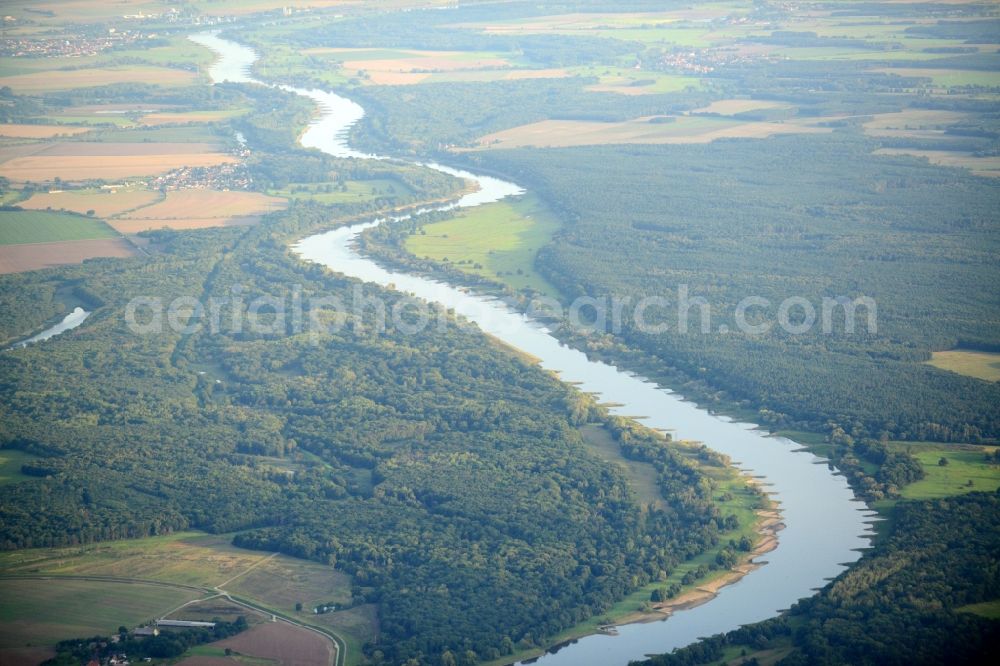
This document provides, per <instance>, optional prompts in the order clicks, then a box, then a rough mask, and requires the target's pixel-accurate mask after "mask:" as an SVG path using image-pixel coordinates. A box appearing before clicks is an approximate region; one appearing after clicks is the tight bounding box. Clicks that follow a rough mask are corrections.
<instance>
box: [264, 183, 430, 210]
mask: <svg viewBox="0 0 1000 666" xmlns="http://www.w3.org/2000/svg"><path fill="white" fill-rule="evenodd" d="M267 193H268V194H269V195H270V196H272V197H283V198H285V199H297V200H303V199H307V200H309V201H317V202H319V203H321V204H339V203H360V202H364V201H371V200H373V199H381V198H386V199H394V198H398V197H406V196H410V195H412V194H413V191H412V190H411V189H410V188H408V187H407V186H406V185H404V184H403V183H401V182H399V181H398V180H393V179H391V178H379V179H375V180H348V181H346V182H344V184H343V189H340V186H339V185H338V184H337V183H291V184H289V185H288V186H287V187H283V188H281V189H271V190H268V191H267Z"/></svg>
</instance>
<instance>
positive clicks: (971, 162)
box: [875, 148, 1000, 178]
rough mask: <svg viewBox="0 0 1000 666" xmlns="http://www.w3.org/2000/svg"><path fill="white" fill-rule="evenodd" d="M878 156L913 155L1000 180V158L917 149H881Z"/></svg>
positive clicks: (959, 152) (877, 152)
mask: <svg viewBox="0 0 1000 666" xmlns="http://www.w3.org/2000/svg"><path fill="white" fill-rule="evenodd" d="M875 154H876V155H912V156H913V157H922V158H924V159H926V160H927V161H928V162H930V163H931V164H937V165H939V166H947V167H956V168H959V169H968V170H969V171H971V172H972V173H973V174H974V175H976V176H984V177H986V178H1000V157H998V156H991V157H985V156H984V157H980V156H978V155H970V154H969V153H965V152H961V151H957V150H919V149H916V148H879V149H878V150H876V151H875Z"/></svg>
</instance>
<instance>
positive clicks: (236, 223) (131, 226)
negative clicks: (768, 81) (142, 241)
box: [108, 215, 260, 234]
mask: <svg viewBox="0 0 1000 666" xmlns="http://www.w3.org/2000/svg"><path fill="white" fill-rule="evenodd" d="M258 222H260V217H259V216H257V215H245V216H240V217H182V218H176V217H151V218H142V219H138V220H133V219H129V218H122V217H117V218H114V219H111V220H108V224H109V225H111V227H112V228H113V229H114V230H115V231H117V232H119V233H122V234H137V233H139V232H140V231H148V230H150V229H175V230H177V231H184V230H190V229H211V228H212V227H240V226H249V225H251V224H257V223H258Z"/></svg>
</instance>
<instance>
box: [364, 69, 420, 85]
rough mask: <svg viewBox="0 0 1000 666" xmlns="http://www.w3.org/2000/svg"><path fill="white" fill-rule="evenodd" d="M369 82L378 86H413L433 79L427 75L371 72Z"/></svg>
mask: <svg viewBox="0 0 1000 666" xmlns="http://www.w3.org/2000/svg"><path fill="white" fill-rule="evenodd" d="M367 74H368V80H369V81H371V82H372V83H373V84H375V85H377V86H412V85H416V84H418V83H423V82H424V81H426V80H427V79H429V78H430V77H431V75H430V74H427V73H415V72H379V71H369V72H367Z"/></svg>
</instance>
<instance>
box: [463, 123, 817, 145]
mask: <svg viewBox="0 0 1000 666" xmlns="http://www.w3.org/2000/svg"><path fill="white" fill-rule="evenodd" d="M811 122H815V120H813V121H811ZM830 131H831V129H830V128H824V127H814V126H810V125H806V124H804V123H799V122H787V123H768V122H738V121H733V120H728V119H714V118H704V117H701V118H699V117H679V118H676V119H675V120H674V122H664V123H655V122H650V119H649V118H637V119H635V120H628V121H625V122H618V123H604V122H590V121H577V120H543V121H541V122H537V123H531V124H529V125H522V126H521V127H515V128H513V129H509V130H504V131H502V132H496V133H495V134H489V135H487V136H484V137H482V138H481V139H480V140H479V143H480V144H481V146H482V148H520V147H527V146H536V147H567V146H594V145H602V144H616V143H640V144H685V143H710V142H712V141H715V140H717V139H730V138H751V139H763V138H767V137H769V136H773V135H776V134H824V133H828V132H830Z"/></svg>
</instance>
